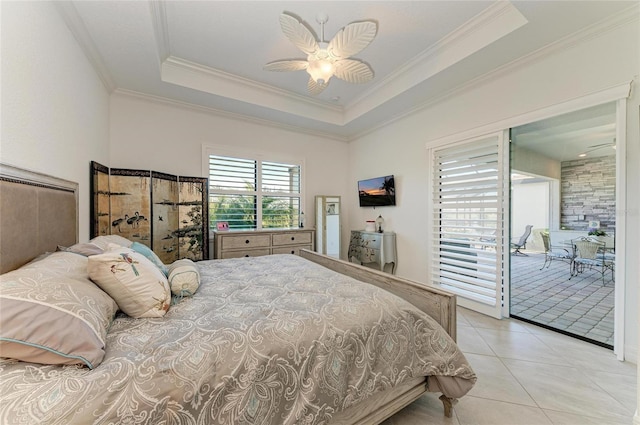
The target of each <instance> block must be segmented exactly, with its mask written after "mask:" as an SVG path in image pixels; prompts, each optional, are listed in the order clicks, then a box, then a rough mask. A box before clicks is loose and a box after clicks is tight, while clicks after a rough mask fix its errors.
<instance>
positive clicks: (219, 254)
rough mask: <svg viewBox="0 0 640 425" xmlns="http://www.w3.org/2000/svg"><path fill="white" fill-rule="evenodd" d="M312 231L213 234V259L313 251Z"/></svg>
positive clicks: (257, 231)
mask: <svg viewBox="0 0 640 425" xmlns="http://www.w3.org/2000/svg"><path fill="white" fill-rule="evenodd" d="M314 233H315V230H314V229H277V230H276V229H270V230H248V231H233V230H232V231H229V232H215V236H214V239H215V248H214V257H213V258H215V259H219V258H238V257H257V256H260V255H271V254H295V255H298V253H299V252H300V250H301V249H310V250H313V247H314V242H313V237H314Z"/></svg>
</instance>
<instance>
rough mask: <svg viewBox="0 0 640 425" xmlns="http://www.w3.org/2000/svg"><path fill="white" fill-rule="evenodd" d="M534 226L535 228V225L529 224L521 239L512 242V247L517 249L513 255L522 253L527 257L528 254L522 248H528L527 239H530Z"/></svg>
mask: <svg viewBox="0 0 640 425" xmlns="http://www.w3.org/2000/svg"><path fill="white" fill-rule="evenodd" d="M532 228H533V225H531V224H527V225H526V227H525V228H524V233H523V234H522V236H520V239H519V240H518V242H511V248H514V249H515V251H513V252H512V254H513V255H518V254H520V255H524V256H525V257H527V254H525V253H524V252H522V251H520V250H521V249H526V248H527V239H529V236H530V235H531V229H532Z"/></svg>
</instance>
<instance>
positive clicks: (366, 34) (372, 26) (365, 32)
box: [327, 21, 378, 59]
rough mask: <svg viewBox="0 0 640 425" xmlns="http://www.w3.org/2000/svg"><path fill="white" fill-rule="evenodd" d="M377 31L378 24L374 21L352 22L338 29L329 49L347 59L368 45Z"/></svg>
mask: <svg viewBox="0 0 640 425" xmlns="http://www.w3.org/2000/svg"><path fill="white" fill-rule="evenodd" d="M377 32H378V24H377V23H375V22H374V21H361V22H353V23H350V24H349V25H347V26H346V27H344V28H342V29H341V30H340V31H338V33H337V34H336V35H335V37H333V39H332V40H331V41H330V42H329V46H328V47H327V50H328V51H329V53H330V54H331V55H333V56H335V57H336V58H338V59H346V58H348V57H350V56H353V55H355V54H356V53H358V52H360V51H361V50H362V49H364V48H365V47H367V46H368V45H369V43H371V42H372V41H373V39H374V38H375V36H376V33H377Z"/></svg>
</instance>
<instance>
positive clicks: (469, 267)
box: [431, 133, 508, 318]
mask: <svg viewBox="0 0 640 425" xmlns="http://www.w3.org/2000/svg"><path fill="white" fill-rule="evenodd" d="M504 138H505V137H504V134H503V133H498V134H494V135H491V136H487V137H483V138H480V139H477V140H474V141H472V142H467V143H464V144H459V145H455V146H453V147H447V148H439V149H435V150H434V151H433V156H432V158H433V164H432V165H433V167H432V170H433V178H432V182H433V206H434V208H433V217H432V224H433V229H432V234H433V239H432V241H433V246H432V265H431V271H432V273H431V274H432V279H433V282H434V283H439V284H440V285H442V287H443V288H445V289H447V290H449V291H451V292H454V293H455V294H457V295H458V304H460V305H463V306H465V307H468V308H471V309H473V310H476V311H479V312H482V313H485V314H489V315H491V316H493V317H497V318H500V317H502V314H503V299H505V298H504V295H505V294H504V291H505V288H503V281H504V280H503V277H504V274H505V264H504V251H505V250H504V247H503V239H504V238H503V235H502V229H503V228H505V227H503V226H504V221H505V219H506V218H507V217H508V214H506V213H505V211H507V206H508V203H507V202H508V179H506V177H507V176H508V160H505V158H507V159H508V154H507V152H508V150H506V151H505V149H506V148H508V145H507V147H506V148H505V146H504V143H503V140H504ZM507 251H508V250H507ZM506 299H508V297H506Z"/></svg>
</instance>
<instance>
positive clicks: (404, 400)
mask: <svg viewBox="0 0 640 425" xmlns="http://www.w3.org/2000/svg"><path fill="white" fill-rule="evenodd" d="M87 171H88V170H87ZM0 235H1V237H0V272H1V273H5V272H7V271H10V270H13V269H15V268H17V267H20V266H21V265H23V264H25V263H27V262H29V261H31V260H32V259H33V258H35V257H37V256H38V255H40V254H42V253H44V252H46V251H50V252H52V251H55V250H56V247H57V246H58V245H65V246H70V245H72V244H74V243H76V242H78V184H77V183H74V182H71V181H68V180H63V179H58V178H55V177H52V176H48V175H45V174H41V173H35V172H32V171H28V170H23V169H20V168H17V167H13V166H10V165H6V164H0ZM300 255H301V256H302V257H303V258H306V259H308V260H310V261H313V262H314V263H317V264H320V265H322V266H324V267H327V268H329V269H331V270H334V271H336V272H338V273H341V274H344V275H347V276H350V277H353V278H355V279H358V280H360V281H364V282H367V283H371V284H373V285H376V286H378V287H380V288H383V289H385V290H387V291H389V292H392V293H393V294H395V295H398V296H400V297H401V298H403V299H405V300H407V301H409V302H410V303H411V304H413V305H415V306H416V307H418V308H419V309H420V310H422V311H424V312H426V313H427V314H429V315H430V316H431V317H433V318H434V319H435V320H436V321H437V322H438V323H439V324H440V325H441V326H442V327H443V328H444V329H445V330H446V331H447V332H448V333H449V335H451V337H452V338H453V339H454V340H455V339H456V298H455V295H453V294H451V293H449V292H446V291H443V290H441V289H439V288H437V287H434V286H429V285H425V284H420V283H417V282H413V281H410V280H407V279H402V278H399V277H396V276H392V275H390V274H387V273H383V272H380V271H377V270H374V269H370V268H367V267H363V266H360V265H357V264H353V263H349V262H346V261H342V260H338V259H335V258H331V257H328V256H325V255H321V254H318V253H315V252H312V251H308V250H302V251H301V253H300ZM426 391H427V378H425V377H420V378H416V379H414V380H411V381H409V382H407V383H405V384H404V385H401V386H399V387H398V388H394V389H393V390H389V391H385V392H383V393H380V394H377V395H376V396H374V397H372V398H371V399H368V400H366V401H365V402H363V403H359V404H357V405H355V406H352V407H351V408H349V409H347V410H346V411H343V412H340V413H339V414H337V415H334V418H333V420H332V421H331V423H332V424H341V425H346V424H350V425H356V424H357V425H371V424H376V423H380V422H382V421H383V420H385V419H386V418H388V417H390V416H392V415H393V414H394V413H396V412H398V411H399V410H401V409H402V408H404V407H405V406H407V405H408V404H410V403H412V402H413V401H415V400H416V399H418V398H419V397H420V396H421V395H423V394H424V393H425V392H426ZM440 400H442V402H443V405H444V413H445V416H448V417H450V416H452V407H453V404H454V403H455V400H453V399H450V398H447V397H445V396H444V395H443V396H441V397H440Z"/></svg>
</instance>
